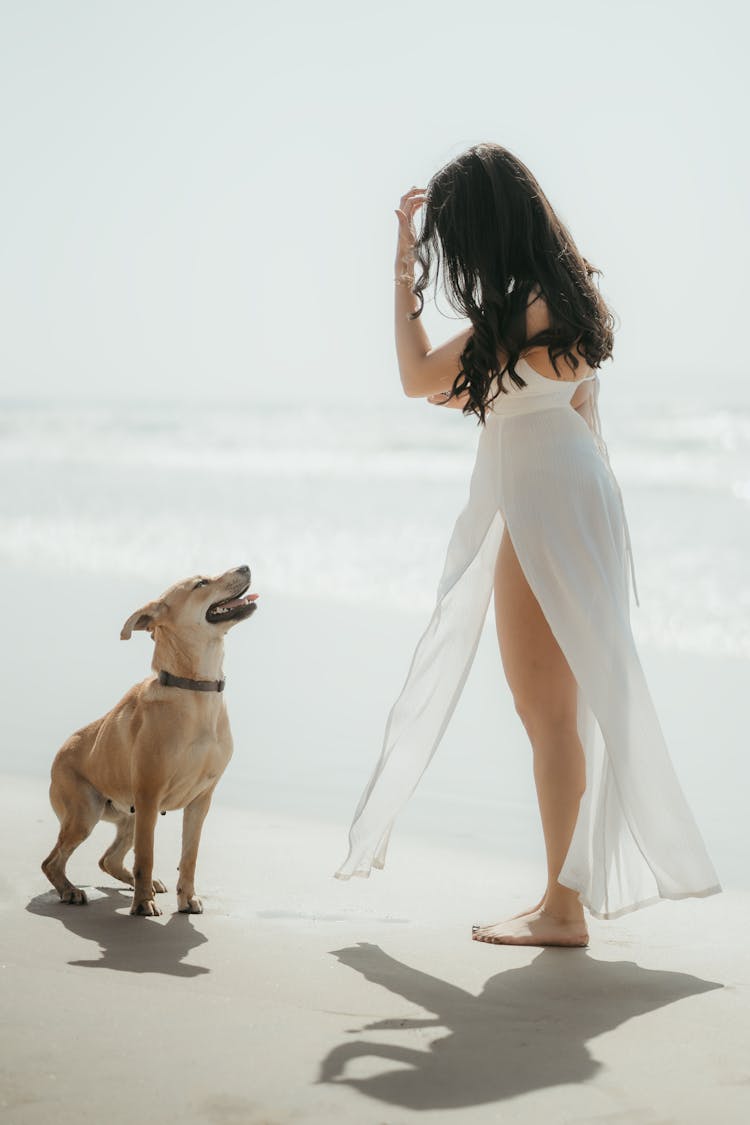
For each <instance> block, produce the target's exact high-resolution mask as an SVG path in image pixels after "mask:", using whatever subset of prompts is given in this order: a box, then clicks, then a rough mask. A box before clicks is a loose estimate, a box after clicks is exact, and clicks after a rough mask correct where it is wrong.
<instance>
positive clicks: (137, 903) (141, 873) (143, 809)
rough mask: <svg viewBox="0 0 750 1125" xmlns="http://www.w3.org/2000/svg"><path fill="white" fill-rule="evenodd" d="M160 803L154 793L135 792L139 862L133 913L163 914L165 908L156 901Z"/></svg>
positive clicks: (136, 870) (135, 870)
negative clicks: (156, 850) (156, 831)
mask: <svg viewBox="0 0 750 1125" xmlns="http://www.w3.org/2000/svg"><path fill="white" fill-rule="evenodd" d="M158 815H159V806H158V803H157V802H156V800H155V799H154V795H153V793H140V794H139V793H138V792H136V794H135V863H134V864H133V879H134V883H135V892H134V894H133V905H132V906H131V908H130V913H131V914H145V915H146V916H152V915H159V914H161V910H160V909H159V907H158V906H157V905H156V902H155V900H154V879H153V874H154V829H155V828H156V818H157V817H158Z"/></svg>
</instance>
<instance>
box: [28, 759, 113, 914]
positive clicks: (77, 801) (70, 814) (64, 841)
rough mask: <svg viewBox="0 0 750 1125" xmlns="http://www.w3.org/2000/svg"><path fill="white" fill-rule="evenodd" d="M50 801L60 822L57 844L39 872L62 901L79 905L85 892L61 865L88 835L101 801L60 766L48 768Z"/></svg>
mask: <svg viewBox="0 0 750 1125" xmlns="http://www.w3.org/2000/svg"><path fill="white" fill-rule="evenodd" d="M50 801H51V803H52V808H53V809H54V810H55V812H56V813H57V817H58V820H59V821H60V834H59V836H58V837H57V843H56V844H55V846H54V848H53V849H52V851H51V852H50V854H49V855H48V856H47V858H46V859H45V860H44V862H43V863H42V871H43V872H44V874H45V875H46V876H47V878H48V879H49V881H50V883H51V884H52V886H53V887H54V888H55V890H56V891H57V893H58V894H59V896H60V898H61V899H62V901H63V902H68V903H72V904H74V905H83V904H84V903H85V902H87V899H86V894H85V892H84V891H82V890H81V889H80V887H76V886H74V885H73V883H71V881H70V879H69V878H68V876H67V875H66V873H65V867H66V865H67V862H68V860H69V859H70V857H71V855H72V854H73V852H74V851H75V850H76V848H77V847H78V846H79V844H82V843H83V841H84V840H85V839H86V838H87V837H88V836H89V835H90V834H91V830H92V828H93V827H94V825H95V824H96V823H97V821H98V820H99V819H100V818H101V815H102V812H103V811H104V806H105V800H104V797H102V795H101V794H100V793H98V792H97V791H96V789H94V787H93V785H90V784H89V782H88V781H84V779H83V778H82V777H79V776H78V774H76V773H75V771H74V770H71V769H68V768H66V767H60V768H58V769H55V768H54V767H53V770H52V784H51V786H50Z"/></svg>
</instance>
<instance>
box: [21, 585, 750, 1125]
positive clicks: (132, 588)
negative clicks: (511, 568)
mask: <svg viewBox="0 0 750 1125" xmlns="http://www.w3.org/2000/svg"><path fill="white" fill-rule="evenodd" d="M13 582H14V589H15V591H16V597H15V598H14V600H13V605H12V606H10V607H9V620H8V628H9V629H10V630H11V634H12V635H14V636H17V637H18V638H19V646H18V647H19V660H18V662H17V664H15V663H14V664H13V666H12V667H9V668H8V669H7V672H6V689H7V695H6V698H7V699H9V700H13V701H15V703H14V706H12V707H11V708H9V709H7V713H6V715H5V717H4V720H5V721H4V731H3V740H2V745H3V751H2V758H1V760H0V766H1V768H2V771H3V776H2V818H3V821H2V822H3V832H2V868H1V869H0V870H1V871H2V875H1V876H0V908H1V909H2V934H3V939H2V972H3V1005H2V1046H1V1048H0V1059H2V1063H0V1065H1V1066H2V1073H3V1080H2V1100H1V1104H2V1117H0V1119H1V1120H3V1121H8V1122H9V1123H11V1125H16V1123H19V1125H25V1123H27V1122H39V1123H45V1125H46V1123H47V1122H49V1121H50V1120H56V1121H59V1122H68V1121H70V1122H73V1121H75V1122H81V1121H87V1122H88V1121H91V1122H100V1121H102V1120H108V1121H111V1122H113V1123H119V1122H131V1121H135V1120H138V1121H145V1122H150V1121H154V1122H156V1121H160V1122H162V1121H169V1120H178V1119H179V1120H181V1121H187V1122H196V1123H198V1122H201V1123H203V1122H206V1123H217V1125H218V1123H237V1125H240V1123H242V1125H244V1123H261V1122H263V1123H272V1122H273V1123H275V1122H320V1123H323V1122H329V1121H344V1122H352V1123H357V1125H359V1123H362V1125H369V1123H372V1125H383V1123H388V1125H398V1123H402V1122H407V1121H411V1120H416V1119H420V1120H424V1119H425V1115H426V1116H427V1119H428V1120H431V1119H432V1117H433V1116H434V1117H435V1118H437V1117H438V1115H439V1118H440V1120H444V1121H446V1122H457V1123H458V1122H461V1123H464V1122H466V1123H473V1122H485V1121H486V1122H489V1121H498V1120H503V1121H509V1122H514V1123H515V1122H519V1123H525V1122H529V1123H531V1122H537V1121H539V1120H540V1119H547V1120H551V1121H554V1122H560V1123H563V1122H565V1123H567V1122H570V1123H574V1122H575V1123H578V1122H583V1121H586V1122H617V1123H618V1125H620V1123H622V1125H626V1123H631V1122H632V1123H634V1125H635V1123H638V1125H643V1123H646V1125H656V1123H657V1122H658V1123H664V1122H675V1123H678V1122H679V1123H680V1125H692V1123H695V1125H699V1123H700V1125H703V1123H704V1122H705V1121H706V1120H709V1119H711V1118H715V1117H716V1113H717V1109H716V1107H717V1105H718V1106H720V1111H719V1119H720V1120H721V1121H722V1123H724V1122H727V1123H733V1122H738V1123H739V1122H744V1121H746V1120H747V1118H748V1114H750V1068H749V1067H748V1061H747V1043H748V1041H749V1040H748V1037H749V1035H750V1003H749V1001H750V955H749V954H748V951H747V940H746V934H747V925H748V922H750V887H748V885H747V882H746V881H745V879H744V877H743V874H744V873H743V867H742V862H741V861H742V856H743V855H746V854H747V839H746V837H744V836H743V835H742V834H743V833H746V832H747V828H746V827H744V826H743V827H739V826H740V824H741V821H740V819H739V813H740V808H741V794H740V788H741V787H740V786H739V784H738V785H737V786H734V787H732V788H731V789H730V790H729V791H727V787H726V785H725V784H724V783H721V782H720V778H719V777H718V776H717V771H716V760H717V754H718V753H719V750H718V748H716V747H715V746H714V748H713V750H712V751H711V750H710V745H709V742H708V740H709V738H710V737H711V732H712V731H713V732H714V734H713V738H714V740H715V738H716V731H717V730H719V731H721V733H722V736H723V742H722V746H721V754H722V756H725V757H726V759H727V760H728V761H735V762H736V763H737V764H738V768H739V763H741V761H742V757H741V755H742V739H741V732H740V731H739V729H738V728H737V727H736V726H735V725H734V724H733V723H731V722H729V721H728V719H727V715H728V714H730V715H731V711H729V710H728V706H729V704H730V703H731V700H732V699H736V698H739V695H738V692H739V684H740V682H741V677H742V674H743V670H744V669H743V667H742V662H740V661H723V660H716V661H715V662H712V661H707V660H700V659H698V658H696V659H691V658H690V657H683V656H680V657H678V658H675V657H674V656H671V655H670V656H668V655H667V654H659V653H655V652H650V651H649V652H645V653H644V654H643V658H644V664H646V666H647V669H648V671H649V675H650V677H651V681H652V686H653V690H654V693H655V696H656V698H657V700H658V702H659V706H660V713H661V715H662V719H663V722H664V726H665V731H666V733H667V735H668V738H669V741H670V745H671V746H672V747H673V753H674V755H675V759H676V761H677V763H678V768H679V770H680V774H681V777H682V779H683V782H684V785H685V788H686V791H687V792H688V795H689V797H690V799H691V802H692V803H693V804H694V807H695V808H696V812H697V815H698V818H699V822H700V824H701V828H702V829H703V831H704V833H705V835H706V839H707V842H708V844H709V848H710V850H711V853H712V856H713V858H714V860H715V863H716V865H717V868H718V870H719V873H720V875H721V876H722V879H723V885H724V887H725V890H724V892H723V893H722V894H720V895H716V896H714V897H712V898H709V899H704V900H696V899H692V900H685V901H682V902H664V903H659V904H657V905H655V906H652V907H649V908H646V909H644V910H641V911H638V912H636V913H634V914H631V915H628V916H626V917H624V918H621V919H618V920H617V921H614V922H601V921H597V920H596V919H590V920H589V928H590V933H591V943H590V946H589V948H588V949H586V950H554V949H547V950H543V949H538V948H537V949H525V950H524V949H518V948H516V949H512V948H508V947H503V948H501V947H491V946H484V945H479V944H477V943H473V942H471V941H470V937H469V935H470V927H471V923H472V921H474V920H481V921H485V920H487V919H488V918H489V917H493V916H497V917H502V916H504V915H508V914H512V913H515V912H516V911H518V910H520V909H522V908H523V907H525V906H528V905H530V904H531V903H532V902H533V901H535V900H536V897H537V896H538V893H539V892H540V890H541V888H542V886H543V882H544V862H543V849H542V842H541V831H540V828H539V824H538V814H537V813H536V810H535V806H534V803H533V789H532V788H531V785H532V783H531V776H530V763H529V758H528V749H527V747H526V746H525V745H524V740H523V732H522V731H521V730H520V727H519V724H518V721H517V718H516V717H515V715H514V713H513V709H512V705H511V703H510V700H509V699H508V698H507V692H503V691H502V684H501V682H499V681H498V679H497V675H498V668H497V659H498V658H497V654H496V651H495V649H494V647H493V644H492V640H493V638H492V636H491V633H489V634H488V635H487V636H486V637H485V638H484V640H483V643H482V646H481V649H480V653H479V656H478V659H477V664H476V666H475V669H474V672H473V674H472V677H471V678H470V681H469V684H468V685H467V689H466V692H465V697H464V699H462V701H461V705H460V708H459V711H458V712H457V714H456V716H455V721H454V723H453V724H452V726H451V728H450V731H449V734H448V735H447V736H446V740H445V743H444V745H443V746H442V747H441V750H440V752H439V754H438V756H437V757H436V760H435V763H434V767H433V768H432V769H431V771H430V773H429V775H428V777H426V778H425V783H424V786H423V787H421V788H420V790H419V791H418V793H417V794H415V796H414V799H413V801H412V802H411V804H410V806H409V807H408V808H407V809H405V810H404V814H403V816H402V818H401V819H400V822H399V825H398V830H397V831H396V832H394V836H393V840H392V844H391V850H390V853H389V857H388V863H387V866H386V869H385V870H384V871H382V872H376V873H374V874H373V876H372V877H371V878H370V879H368V880H356V879H355V880H351V881H349V882H345V883H342V882H340V881H338V880H336V879H334V878H333V877H332V874H333V871H334V870H335V868H336V867H337V866H338V864H339V863H340V861H341V859H342V856H343V854H344V852H345V845H346V830H347V828H348V823H349V818H350V815H351V811H352V808H353V804H354V802H355V801H356V798H357V796H358V795H359V791H360V789H361V786H362V784H363V783H364V780H365V776H366V773H367V770H368V769H369V768H370V765H371V763H372V761H373V759H374V756H375V754H376V753H377V750H378V749H379V743H380V738H381V735H382V723H383V721H384V717H385V712H386V709H387V707H388V706H389V704H390V702H391V701H392V696H393V693H394V691H396V690H398V687H399V686H400V682H401V679H402V677H403V673H404V671H405V668H404V667H401V665H403V664H404V661H405V659H406V657H407V656H408V654H409V651H410V647H411V644H412V642H413V640H414V639H416V634H417V633H418V631H419V628H420V625H421V624H422V616H421V615H420V614H396V613H388V612H385V611H384V612H382V613H376V612H374V611H371V610H367V611H365V610H357V611H352V610H350V609H348V608H347V607H342V606H338V607H337V606H334V605H324V604H320V603H315V602H310V603H305V602H304V601H302V600H294V599H274V598H270V599H267V601H266V602H265V604H263V606H262V612H259V613H258V614H257V615H256V617H255V618H254V619H253V620H252V621H251V622H248V623H247V625H246V626H242V627H241V628H238V629H237V630H235V632H234V633H233V634H232V635H231V636H230V638H229V641H228V644H227V661H226V673H227V681H228V682H227V702H228V706H229V710H230V715H231V718H232V723H233V728H234V733H235V743H236V750H235V757H234V759H233V761H232V763H231V765H230V767H229V769H228V771H227V773H226V775H225V777H224V778H223V780H222V783H221V786H220V789H219V791H218V794H217V801H216V802H215V805H214V808H213V809H212V811H211V813H210V815H209V818H208V820H207V822H206V828H205V832H204V839H203V844H202V847H201V853H200V857H199V867H198V890H199V893H200V894H201V895H202V897H203V900H204V905H205V913H204V914H203V915H202V916H196V917H186V916H182V915H178V914H176V913H175V912H174V911H175V899H174V868H175V865H176V861H177V856H178V851H179V830H180V818H179V815H178V814H170V815H168V816H166V817H164V818H160V820H159V824H158V825H157V845H156V854H157V859H158V866H157V871H158V874H159V876H160V877H161V878H162V879H163V880H164V881H165V882H166V884H167V886H168V888H169V892H168V893H167V894H166V895H165V896H163V898H162V900H161V902H162V907H163V910H164V914H163V916H162V917H161V918H159V919H154V920H145V919H137V918H131V917H130V916H129V914H128V904H129V894H128V892H127V891H126V890H125V889H122V888H119V887H118V886H117V885H116V884H115V883H114V882H113V881H112V880H111V879H109V878H107V877H105V876H103V875H102V873H101V872H100V871H99V869H98V867H97V862H96V861H97V859H98V856H99V855H100V854H101V852H102V851H103V850H104V847H105V846H106V842H107V841H108V839H109V835H110V834H111V831H112V830H111V827H110V826H108V825H100V826H98V828H97V829H96V830H95V832H94V834H93V835H92V837H91V838H90V839H89V840H88V841H87V842H86V844H84V845H83V846H82V847H81V848H80V849H79V851H78V852H77V853H76V855H75V856H74V858H73V860H72V861H71V864H70V872H71V874H72V876H73V878H74V879H75V880H76V881H78V882H79V884H80V885H83V886H85V887H86V888H87V890H88V893H89V895H90V899H91V901H90V904H89V905H88V906H87V907H85V908H77V907H70V906H62V905H60V904H59V902H58V901H57V897H56V895H55V894H54V892H53V891H52V890H51V888H49V886H48V884H47V883H46V881H45V879H44V877H43V875H42V873H41V871H40V869H39V862H40V860H41V858H42V857H43V856H44V855H45V854H46V852H47V851H48V849H49V847H50V844H51V842H52V840H53V839H54V836H55V832H56V821H55V818H54V814H53V813H52V810H51V809H50V807H49V804H48V801H47V792H46V790H47V779H46V774H47V771H48V768H49V763H50V761H51V758H52V756H53V754H54V751H55V749H56V748H57V746H58V745H59V743H60V742H61V741H62V740H63V738H64V737H65V736H66V735H67V733H68V732H69V731H70V730H72V729H73V728H74V727H75V726H76V725H79V724H80V723H82V722H84V721H87V720H88V719H90V718H91V717H93V716H95V715H96V714H98V713H100V712H101V711H102V710H106V709H107V707H109V706H110V705H111V704H112V702H114V700H115V699H117V698H118V697H119V695H120V694H122V691H123V690H124V689H125V688H126V687H127V686H128V685H129V683H130V682H132V681H134V680H135V679H138V678H141V677H142V676H143V675H144V674H145V673H146V670H147V667H148V662H149V660H150V642H149V640H148V638H147V637H145V636H140V637H137V638H134V639H133V640H132V641H130V642H129V643H128V644H122V643H120V642H119V641H118V640H117V633H118V630H119V627H120V625H121V620H120V619H121V618H124V616H126V615H127V614H128V613H129V612H131V611H132V610H133V608H135V607H134V606H133V605H131V604H130V603H131V601H132V600H133V598H134V597H135V598H136V599H137V598H138V597H139V596H140V594H141V593H143V594H144V595H147V594H149V593H154V592H156V591H150V590H148V589H146V587H145V585H144V584H143V583H142V582H140V581H128V580H125V579H121V580H116V581H115V580H111V581H109V580H107V581H105V580H103V579H86V578H82V577H79V576H71V575H68V574H54V575H49V574H46V575H42V574H41V572H40V573H39V574H33V573H25V574H20V573H19V574H16V575H14V576H13ZM40 589H43V590H44V598H45V607H46V608H45V614H44V615H43V616H42V615H37V614H31V615H29V614H28V613H27V612H26V607H28V606H29V605H31V604H33V600H34V597H35V596H38V591H39V590H40ZM87 606H88V607H91V606H94V607H96V612H81V607H87ZM394 652H398V653H400V654H401V655H402V657H403V659H402V660H401V661H400V662H399V661H398V660H396V659H395V658H394V656H393V653H394ZM389 654H390V655H389ZM688 698H689V699H691V700H693V701H695V700H699V705H698V704H696V705H694V706H693V707H692V708H691V711H690V713H689V714H688V713H687V712H686V709H685V700H686V699H688ZM721 716H723V724H724V725H723V726H721V725H720V724H721ZM707 746H708V747H709V749H708V750H707Z"/></svg>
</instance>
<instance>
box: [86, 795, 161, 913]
mask: <svg viewBox="0 0 750 1125" xmlns="http://www.w3.org/2000/svg"><path fill="white" fill-rule="evenodd" d="M102 819H103V820H111V821H112V822H113V823H114V824H115V825H116V826H117V831H116V833H115V838H114V840H113V841H112V843H111V844H110V846H109V847H108V848H107V850H106V852H105V853H104V855H103V856H102V858H101V859H100V860H99V866H100V867H101V869H102V871H104V872H105V874H107V875H111V876H112V878H113V879H119V880H120V882H121V883H127V885H128V886H129V887H132V886H133V885H134V878H133V872H132V871H131V870H130V869H129V868H127V867H126V866H125V856H126V855H127V854H128V852H129V851H130V849H131V848H132V847H133V839H134V836H135V817H134V816H133V814H132V813H118V812H114V811H113V812H109V810H105V812H104V816H103V817H102ZM152 882H153V885H154V894H163V893H164V892H165V891H166V889H167V888H166V887H165V886H164V884H163V883H162V881H161V879H152Z"/></svg>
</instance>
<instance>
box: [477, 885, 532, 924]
mask: <svg viewBox="0 0 750 1125" xmlns="http://www.w3.org/2000/svg"><path fill="white" fill-rule="evenodd" d="M546 897H547V892H546V891H545V892H544V894H543V895H542V897H541V898H540V899H539V902H537V903H536V905H535V906H527V907H526V909H525V910H519V912H518V914H511V915H510V917H509V918H504V919H503V921H504V922H512V921H513V919H514V918H523V917H525V915H526V914H534V913H535V911H537V910H540V909H541V908H542V907H543V906H544V900H545V899H546ZM494 925H497V923H496V922H475V923H474V924H473V926H472V927H471V932H472V933H473V934H476V933H477V932H478V931H479V930H488V929H490V928H491V927H492V926H494Z"/></svg>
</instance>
